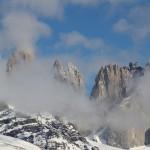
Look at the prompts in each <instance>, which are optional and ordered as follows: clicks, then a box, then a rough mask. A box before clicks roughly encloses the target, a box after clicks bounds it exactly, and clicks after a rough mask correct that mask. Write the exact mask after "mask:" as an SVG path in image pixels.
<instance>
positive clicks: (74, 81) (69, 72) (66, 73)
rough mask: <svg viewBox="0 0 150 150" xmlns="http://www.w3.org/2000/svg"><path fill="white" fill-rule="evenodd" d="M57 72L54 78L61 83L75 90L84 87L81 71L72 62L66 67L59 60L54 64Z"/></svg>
mask: <svg viewBox="0 0 150 150" xmlns="http://www.w3.org/2000/svg"><path fill="white" fill-rule="evenodd" d="M53 68H54V71H55V74H54V77H55V78H56V79H57V80H59V81H61V82H66V83H68V84H70V85H72V86H73V87H74V88H77V89H78V88H81V87H83V86H84V82H83V78H82V75H81V73H80V71H79V69H78V68H77V67H76V66H75V65H74V64H73V63H71V62H69V63H68V64H67V66H66V67H64V66H63V65H62V64H61V63H60V61H59V60H55V61H54V64H53Z"/></svg>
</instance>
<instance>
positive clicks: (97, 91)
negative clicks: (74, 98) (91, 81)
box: [91, 64, 131, 98]
mask: <svg viewBox="0 0 150 150" xmlns="http://www.w3.org/2000/svg"><path fill="white" fill-rule="evenodd" d="M130 78H131V74H130V72H129V70H128V68H126V67H119V66H118V65H117V64H115V65H107V66H105V67H101V69H100V71H99V73H98V75H97V76H96V79H95V85H94V87H93V89H92V93H91V96H92V97H93V98H99V97H109V98H118V97H125V95H126V84H127V82H128V81H129V79H130Z"/></svg>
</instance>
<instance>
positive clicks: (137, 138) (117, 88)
mask: <svg viewBox="0 0 150 150" xmlns="http://www.w3.org/2000/svg"><path fill="white" fill-rule="evenodd" d="M148 68H149V64H147V65H146V67H145V68H143V67H141V66H138V65H137V64H136V63H135V64H133V63H129V66H123V67H120V66H118V65H116V64H114V65H107V66H104V67H101V68H100V71H99V72H98V74H97V76H96V78H95V84H94V86H93V89H92V93H91V97H92V99H95V100H97V101H100V103H101V105H102V104H103V103H105V104H107V106H108V109H109V113H108V114H106V116H105V117H106V118H108V120H109V121H108V122H107V123H106V124H105V126H104V127H102V128H103V132H102V133H101V135H100V137H101V138H102V139H103V140H105V142H106V143H107V144H108V145H111V146H115V147H121V148H125V149H128V148H131V147H136V146H140V145H144V144H145V140H146V141H147V139H148V138H149V136H145V132H146V130H147V129H148V128H149V127H148V126H142V127H140V125H139V126H138V125H136V124H135V123H133V122H132V120H131V121H130V122H128V123H126V121H125V118H126V116H128V118H130V115H132V114H133V112H134V114H135V116H136V114H138V117H139V118H140V117H141V118H146V114H145V112H144V108H142V106H141V105H140V104H139V103H138V102H137V101H136V100H135V98H134V97H135V95H137V96H138V93H136V92H135V89H136V86H137V81H138V80H139V78H140V77H143V76H144V74H145V72H146V71H147V69H148ZM113 117H114V118H113ZM120 117H121V118H120ZM115 118H117V120H115ZM141 120H142V119H141ZM146 120H147V122H148V120H149V118H147V119H146ZM115 121H116V122H118V123H115ZM114 124H115V125H114ZM119 124H120V126H119ZM124 124H128V125H126V126H127V127H122V126H125V125H124ZM139 124H142V123H140V122H139Z"/></svg>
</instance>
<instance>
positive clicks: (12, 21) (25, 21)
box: [0, 12, 51, 50]
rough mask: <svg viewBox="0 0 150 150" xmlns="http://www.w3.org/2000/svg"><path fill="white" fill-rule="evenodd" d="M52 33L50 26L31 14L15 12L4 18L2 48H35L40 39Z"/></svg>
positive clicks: (0, 39) (0, 36)
mask: <svg viewBox="0 0 150 150" xmlns="http://www.w3.org/2000/svg"><path fill="white" fill-rule="evenodd" d="M50 33H51V29H50V27H48V26H47V25H46V24H44V23H42V22H39V21H38V20H37V19H36V18H35V17H34V16H32V15H31V14H28V13H17V12H13V13H11V14H7V15H6V16H5V17H4V18H3V19H2V29H1V34H0V43H1V44H2V45H1V47H0V48H1V49H3V48H14V49H18V50H21V49H24V50H25V49H34V48H35V45H36V42H37V41H38V39H39V38H40V37H41V36H45V35H49V34H50Z"/></svg>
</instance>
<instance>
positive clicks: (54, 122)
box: [0, 107, 98, 150]
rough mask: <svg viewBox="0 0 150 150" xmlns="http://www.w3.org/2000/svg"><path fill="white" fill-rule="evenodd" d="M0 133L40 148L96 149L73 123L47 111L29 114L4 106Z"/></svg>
mask: <svg viewBox="0 0 150 150" xmlns="http://www.w3.org/2000/svg"><path fill="white" fill-rule="evenodd" d="M0 134H3V135H7V136H11V137H15V138H19V139H22V140H25V141H27V142H30V143H32V144H34V145H37V146H39V147H40V148H41V149H42V150H69V149H74V150H79V149H83V150H91V149H92V150H98V148H97V147H95V146H93V145H91V144H90V143H89V142H88V141H87V139H86V138H84V137H83V136H81V135H80V133H79V132H78V131H77V130H76V128H75V127H74V125H73V124H71V123H69V122H63V121H61V120H60V119H58V118H56V117H54V116H52V115H50V114H48V113H44V114H36V115H32V116H29V115H25V114H22V113H19V112H16V111H15V110H13V109H10V108H6V107H5V108H4V109H3V110H1V111H0Z"/></svg>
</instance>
